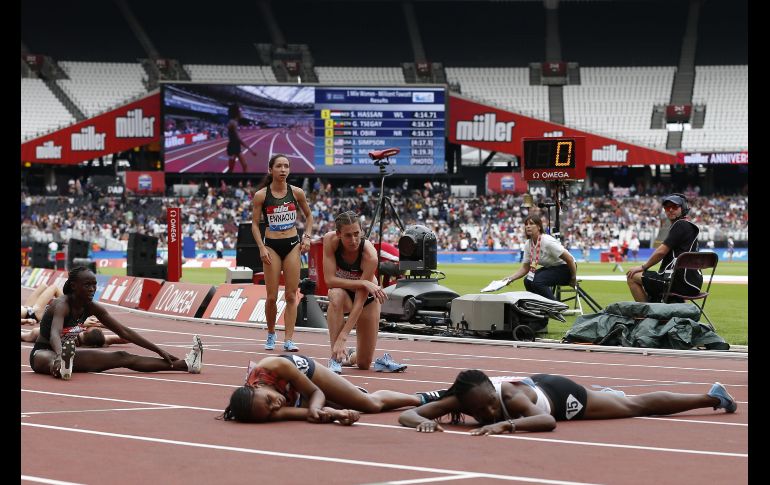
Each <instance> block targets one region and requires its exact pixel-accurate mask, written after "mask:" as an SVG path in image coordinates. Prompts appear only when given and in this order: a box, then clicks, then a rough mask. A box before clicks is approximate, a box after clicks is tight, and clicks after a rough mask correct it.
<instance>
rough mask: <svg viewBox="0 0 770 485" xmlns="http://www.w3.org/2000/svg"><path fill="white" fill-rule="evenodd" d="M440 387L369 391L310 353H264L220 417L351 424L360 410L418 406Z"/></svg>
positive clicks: (260, 420) (434, 394)
mask: <svg viewBox="0 0 770 485" xmlns="http://www.w3.org/2000/svg"><path fill="white" fill-rule="evenodd" d="M438 395H439V394H438V393H437V392H435V391H434V392H418V393H415V394H404V393H401V392H397V391H375V392H372V393H369V392H368V391H366V390H365V389H363V388H361V387H357V386H354V385H353V384H351V383H350V382H349V381H348V380H347V379H345V378H343V377H340V376H338V375H336V374H335V373H334V372H331V371H330V370H329V369H327V368H326V367H324V366H322V365H318V364H316V362H315V361H314V360H313V359H311V358H310V357H305V356H304V355H299V354H289V355H280V356H275V357H265V358H263V359H262V360H260V361H259V363H255V362H249V368H248V370H247V372H246V382H245V383H244V385H243V386H242V387H239V388H237V389H236V390H235V391H233V393H232V395H231V396H230V404H229V405H228V406H227V408H225V412H224V413H223V414H222V415H221V416H219V417H218V419H223V420H225V421H239V422H257V423H263V422H266V421H309V422H311V423H331V422H334V421H337V422H338V423H340V424H345V425H350V424H353V423H355V422H356V421H358V419H359V418H360V414H359V412H364V413H379V412H382V411H389V410H391V409H397V408H401V407H405V406H419V405H421V404H425V403H428V402H431V401H432V400H435V399H437V398H438Z"/></svg>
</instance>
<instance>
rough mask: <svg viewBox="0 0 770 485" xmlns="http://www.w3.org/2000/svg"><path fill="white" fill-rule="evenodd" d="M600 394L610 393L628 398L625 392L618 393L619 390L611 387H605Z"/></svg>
mask: <svg viewBox="0 0 770 485" xmlns="http://www.w3.org/2000/svg"><path fill="white" fill-rule="evenodd" d="M600 392H609V393H611V394H615V395H616V396H620V397H626V393H625V392H623V391H618V390H617V389H613V388H611V387H605V388H603V389H602V390H601V391H600Z"/></svg>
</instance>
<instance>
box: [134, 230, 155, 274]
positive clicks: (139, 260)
mask: <svg viewBox="0 0 770 485" xmlns="http://www.w3.org/2000/svg"><path fill="white" fill-rule="evenodd" d="M157 254H158V238H157V237H153V236H146V235H144V234H139V233H137V232H131V233H129V234H128V258H127V259H128V260H127V261H126V262H127V263H128V265H129V266H131V265H134V266H149V265H153V264H156V263H157Z"/></svg>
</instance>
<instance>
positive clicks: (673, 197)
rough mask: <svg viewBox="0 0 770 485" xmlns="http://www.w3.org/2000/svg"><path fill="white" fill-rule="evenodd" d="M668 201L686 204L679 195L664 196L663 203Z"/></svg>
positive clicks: (680, 205) (680, 204) (679, 204)
mask: <svg viewBox="0 0 770 485" xmlns="http://www.w3.org/2000/svg"><path fill="white" fill-rule="evenodd" d="M666 202H671V203H672V204H676V205H678V206H679V207H683V206H684V204H685V203H684V199H683V198H682V197H681V196H679V195H667V196H666V197H664V198H663V205H665V204H666Z"/></svg>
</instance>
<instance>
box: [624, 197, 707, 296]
mask: <svg viewBox="0 0 770 485" xmlns="http://www.w3.org/2000/svg"><path fill="white" fill-rule="evenodd" d="M663 210H664V211H665V213H666V216H667V217H668V219H669V220H670V221H671V228H670V229H669V231H668V236H667V237H666V240H665V241H663V242H662V243H661V245H660V246H658V247H657V249H655V252H654V253H652V255H651V256H650V258H649V259H648V260H647V261H646V262H645V263H644V264H642V265H641V266H635V267H633V268H631V269H630V270H629V271H628V273H626V281H627V282H628V287H629V288H630V290H631V295H632V296H633V297H634V300H635V301H638V302H660V301H661V300H662V298H663V293H664V291H665V290H666V287H667V285H668V281H667V279H666V276H669V275H670V276H671V277H673V278H674V282H673V283H672V285H671V291H672V292H674V293H679V294H682V295H697V294H698V293H699V292H700V287H701V285H703V275H702V274H701V273H700V271H699V270H696V269H688V270H680V271H678V274H674V275H671V271H672V269H673V267H674V261H675V259H676V257H677V256H679V255H680V254H682V253H685V252H689V251H698V233H699V232H700V229H699V228H698V226H696V225H695V224H693V223H692V222H690V221H688V220H687V217H686V216H687V213H688V212H689V211H690V208H689V205H688V204H687V198H686V197H685V196H684V195H682V194H671V195H668V196H666V197H664V198H663ZM658 262H660V263H661V264H660V267H659V268H658V271H657V272H656V271H649V269H650V268H651V267H653V266H655V265H656V264H658ZM682 301H683V300H681V299H678V300H674V299H671V300H670V301H669V303H681V302H682Z"/></svg>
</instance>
